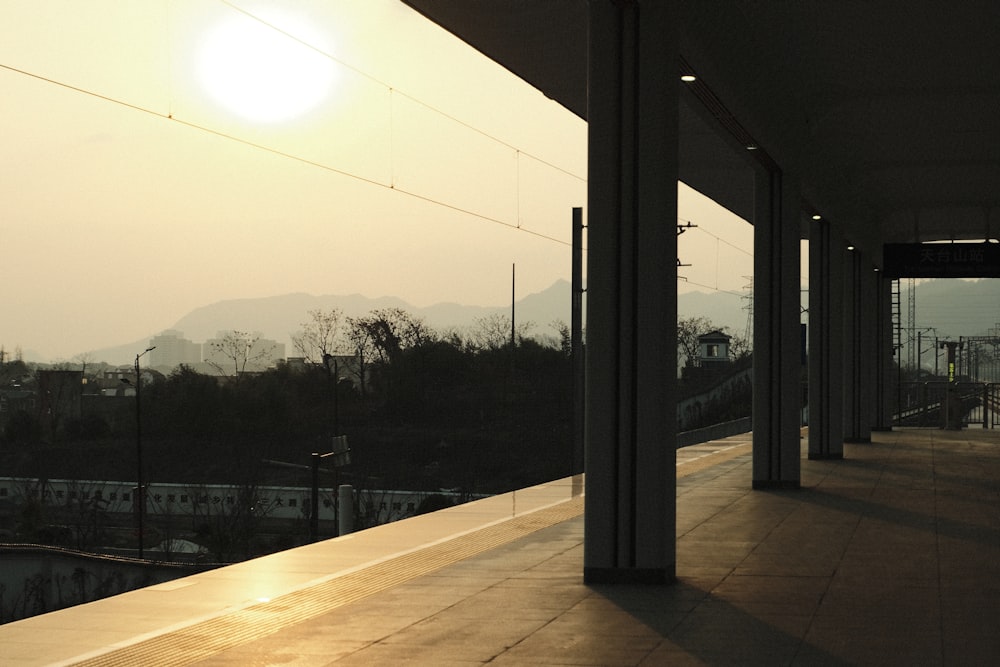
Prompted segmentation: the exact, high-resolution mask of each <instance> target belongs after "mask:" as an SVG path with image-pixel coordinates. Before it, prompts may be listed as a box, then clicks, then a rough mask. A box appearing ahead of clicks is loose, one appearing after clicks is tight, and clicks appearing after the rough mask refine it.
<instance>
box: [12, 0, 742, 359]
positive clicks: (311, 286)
mask: <svg viewBox="0 0 1000 667" xmlns="http://www.w3.org/2000/svg"><path fill="white" fill-rule="evenodd" d="M0 145H2V146H3V152H2V154H0V155H2V157H0V160H2V163H0V164H2V173H0V244H2V245H0V247H2V249H3V261H2V264H0V266H2V269H0V275H2V277H3V283H4V287H3V289H2V290H0V344H2V345H3V346H4V347H5V348H6V349H7V350H8V351H12V350H13V349H14V348H15V347H16V346H20V347H21V348H23V349H24V350H25V351H28V350H35V351H37V352H38V353H40V354H41V355H43V356H45V357H48V358H50V359H57V358H66V359H68V358H71V357H72V356H73V355H76V354H78V353H81V352H86V351H88V350H92V349H96V348H100V347H107V346H111V345H116V344H120V343H122V342H127V341H130V340H136V339H141V338H143V337H147V336H151V335H154V334H156V333H158V332H159V331H161V330H163V329H166V328H169V327H170V326H171V325H172V324H173V323H174V322H176V321H177V320H178V319H179V318H181V317H182V316H183V315H185V314H187V313H188V312H189V311H191V310H192V309H194V308H197V307H199V306H202V305H206V304H209V303H213V302H216V301H220V300H224V299H231V298H244V297H259V296H271V295H277V294H285V293H289V292H307V293H311V294H349V293H361V294H365V295H367V296H372V297H375V296H382V295H393V296H399V297H401V298H403V299H405V300H407V301H409V302H411V303H413V304H414V305H418V306H422V305H429V304H431V303H435V302H439V301H454V302H458V303H465V304H478V305H500V304H505V303H507V302H508V301H509V296H510V272H511V265H512V264H515V263H516V264H517V277H518V286H517V291H518V294H519V296H523V295H526V294H529V293H531V292H536V291H539V290H542V289H544V288H546V287H548V286H549V285H551V284H552V283H553V282H554V281H556V280H558V279H560V278H565V279H568V278H569V271H570V247H569V241H570V212H571V209H572V207H574V206H585V204H586V181H585V178H586V125H585V123H584V122H583V121H581V120H580V119H579V118H577V117H576V116H574V115H572V114H570V113H569V112H568V111H566V110H565V109H563V108H562V107H560V106H559V105H558V104H556V103H555V102H553V101H551V100H548V99H546V98H545V97H544V96H543V95H541V94H540V93H539V92H538V91H536V90H534V89H533V88H531V87H530V86H528V85H527V84H525V83H523V82H522V81H520V80H519V79H517V78H516V77H514V76H513V75H511V74H510V73H509V72H507V71H506V70H504V69H502V68H501V67H499V66H498V65H496V64H495V63H493V62H492V61H490V60H489V59H487V58H485V57H484V56H481V55H480V54H478V53H477V52H476V51H474V50H473V49H471V48H470V47H468V46H466V45H465V44H464V43H462V42H461V41H459V40H457V39H456V38H454V37H452V36H451V35H450V34H448V33H446V32H445V31H443V30H441V29H440V28H438V27H437V26H435V25H434V24H432V23H430V22H428V21H426V20H425V19H423V18H422V17H420V16H419V15H417V14H416V13H415V12H413V11H412V10H410V9H409V8H407V7H405V6H403V5H402V4H401V3H399V2H397V1H396V0H365V1H364V2H359V1H357V0H339V1H338V0H283V1H282V2H251V1H244V0H233V1H230V2H222V1H219V0H158V1H156V2H153V1H152V0H149V1H143V2H122V1H120V0H115V1H105V0H87V2H79V1H77V0H0ZM680 217H681V218H682V219H684V220H691V221H692V222H694V223H695V224H697V225H698V228H697V229H696V230H692V231H690V232H688V233H686V234H684V235H683V236H682V237H681V238H680V241H679V243H680V255H681V260H682V261H683V262H685V263H691V264H693V266H691V267H684V268H681V269H680V273H681V275H683V276H685V277H686V278H687V279H688V280H689V282H688V283H683V282H682V283H681V284H680V289H682V290H689V289H700V290H703V291H707V290H709V289H716V288H717V289H725V290H729V291H734V292H740V291H742V288H743V287H744V286H745V285H746V284H747V282H748V280H747V278H746V276H749V275H750V273H751V271H752V258H751V255H750V250H751V248H752V243H751V239H752V228H751V227H750V226H749V225H747V224H746V223H744V222H742V221H740V220H738V219H737V218H735V217H734V216H732V215H730V214H728V213H727V212H725V211H723V210H721V209H719V208H718V207H716V206H714V205H712V204H711V202H709V201H707V200H705V199H704V198H702V197H700V196H699V195H697V194H696V193H691V192H690V191H688V190H686V189H683V188H682V192H681V209H680ZM666 261H670V260H669V259H667V260H666ZM272 335H274V334H272Z"/></svg>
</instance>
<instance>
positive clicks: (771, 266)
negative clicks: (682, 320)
mask: <svg viewBox="0 0 1000 667" xmlns="http://www.w3.org/2000/svg"><path fill="white" fill-rule="evenodd" d="M756 195H757V196H756V203H755V211H754V221H753V223H754V279H753V284H754V345H753V374H754V401H753V487H754V488H755V489H761V488H797V487H798V486H799V483H800V469H801V461H800V451H799V414H800V407H801V406H800V402H801V401H800V386H799V371H800V366H801V363H800V360H801V354H802V350H801V340H800V339H801V335H800V325H799V319H800V294H799V290H800V285H801V280H800V263H799V252H800V251H799V216H800V215H801V202H800V197H799V192H798V189H797V187H796V185H795V184H794V183H793V182H792V181H791V179H790V178H788V177H787V175H785V174H782V172H779V171H773V172H758V174H757V177H756Z"/></svg>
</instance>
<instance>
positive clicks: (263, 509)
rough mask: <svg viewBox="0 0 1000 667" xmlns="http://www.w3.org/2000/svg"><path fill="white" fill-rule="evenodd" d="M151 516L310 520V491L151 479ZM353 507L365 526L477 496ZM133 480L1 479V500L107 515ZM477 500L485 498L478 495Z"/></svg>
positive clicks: (128, 496)
mask: <svg viewBox="0 0 1000 667" xmlns="http://www.w3.org/2000/svg"><path fill="white" fill-rule="evenodd" d="M146 488H147V505H146V514H147V516H154V517H155V516H163V517H191V518H198V517H213V516H220V515H222V516H234V515H240V514H245V513H250V514H253V515H255V516H257V517H259V518H268V519H288V520H291V519H307V518H309V514H310V512H311V508H312V503H311V499H312V490H311V489H310V488H308V487H296V486H239V485H225V484H174V483H158V482H154V483H150V484H147V485H146ZM354 493H355V505H356V507H357V508H358V510H359V513H360V514H361V515H362V516H364V517H366V518H367V520H366V521H365V523H366V524H367V525H377V524H382V523H389V522H391V521H397V520H399V519H403V518H406V517H409V516H413V514H414V513H415V512H416V510H417V508H418V507H420V503H422V502H423V501H424V500H425V499H426V498H427V497H429V496H432V495H441V496H444V497H446V498H448V500H450V501H451V502H452V503H454V504H459V503H462V502H465V501H467V500H471V499H473V498H472V497H470V496H468V495H466V494H460V493H457V492H455V491H438V492H430V491H398V490H381V489H356V490H355V492H354ZM134 495H135V484H133V483H130V482H117V481H107V480H71V479H47V480H40V479H38V478H28V477H0V503H5V501H6V502H7V503H11V504H13V505H14V506H21V505H23V504H25V503H27V502H28V501H38V502H41V503H42V504H43V505H46V506H50V507H54V508H66V509H94V510H99V511H102V512H106V513H109V514H125V513H130V512H133V511H134V509H135V506H134ZM336 495H337V491H336V489H331V488H322V487H321V488H320V489H319V520H321V521H333V520H335V519H336V503H335V500H336ZM474 497H475V498H482V497H485V496H484V495H481V494H477V495H476V496H474Z"/></svg>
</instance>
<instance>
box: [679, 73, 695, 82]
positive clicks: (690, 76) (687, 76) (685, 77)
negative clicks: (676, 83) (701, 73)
mask: <svg viewBox="0 0 1000 667" xmlns="http://www.w3.org/2000/svg"><path fill="white" fill-rule="evenodd" d="M697 80H698V77H696V76H695V75H694V74H682V75H681V81H683V82H684V83H691V82H692V81H697Z"/></svg>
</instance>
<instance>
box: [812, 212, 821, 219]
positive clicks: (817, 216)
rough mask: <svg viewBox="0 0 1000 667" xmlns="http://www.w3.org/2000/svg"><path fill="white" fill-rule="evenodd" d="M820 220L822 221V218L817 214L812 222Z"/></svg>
mask: <svg viewBox="0 0 1000 667" xmlns="http://www.w3.org/2000/svg"><path fill="white" fill-rule="evenodd" d="M822 219H823V216H821V215H820V214H819V213H817V214H815V215H813V220H822Z"/></svg>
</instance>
